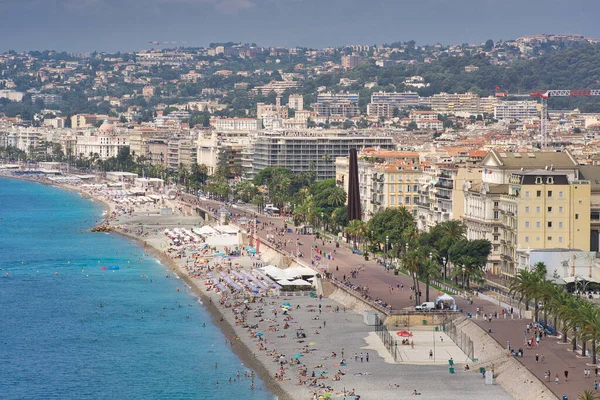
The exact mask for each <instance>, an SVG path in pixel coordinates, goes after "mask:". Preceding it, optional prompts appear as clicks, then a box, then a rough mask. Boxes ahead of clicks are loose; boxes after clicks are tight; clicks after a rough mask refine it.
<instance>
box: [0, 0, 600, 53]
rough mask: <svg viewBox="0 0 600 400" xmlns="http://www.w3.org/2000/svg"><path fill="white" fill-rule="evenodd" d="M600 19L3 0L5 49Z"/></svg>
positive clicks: (315, 41)
mask: <svg viewBox="0 0 600 400" xmlns="http://www.w3.org/2000/svg"><path fill="white" fill-rule="evenodd" d="M598 15H600V1H598V0H0V51H1V52H4V51H7V50H9V49H12V50H17V51H27V50H49V49H52V50H58V51H68V52H91V51H108V52H113V51H136V50H141V49H147V48H151V47H156V46H153V45H151V44H149V43H148V42H149V41H161V42H165V41H173V42H178V43H182V44H183V45H185V46H197V47H199V46H208V44H209V43H211V42H227V41H232V42H241V43H257V44H258V45H259V46H289V47H293V46H301V47H312V48H323V47H328V46H341V45H347V44H369V45H372V44H384V43H392V42H396V41H402V42H405V41H408V40H415V41H416V42H417V43H418V44H435V43H442V44H458V43H481V42H484V41H485V40H487V39H492V40H494V41H497V40H500V39H503V40H508V39H515V38H517V37H519V36H524V35H532V34H539V33H554V34H569V33H578V34H582V35H585V36H588V37H594V38H600V24H598V23H597V16H598ZM169 47H172V46H169Z"/></svg>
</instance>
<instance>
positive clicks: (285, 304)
mask: <svg viewBox="0 0 600 400" xmlns="http://www.w3.org/2000/svg"><path fill="white" fill-rule="evenodd" d="M283 305H284V306H286V307H291V306H292V305H291V304H290V302H289V301H284V302H283Z"/></svg>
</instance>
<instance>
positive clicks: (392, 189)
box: [390, 183, 396, 193]
mask: <svg viewBox="0 0 600 400" xmlns="http://www.w3.org/2000/svg"><path fill="white" fill-rule="evenodd" d="M395 191H396V185H394V184H393V183H392V184H391V185H390V192H392V193H394V192H395Z"/></svg>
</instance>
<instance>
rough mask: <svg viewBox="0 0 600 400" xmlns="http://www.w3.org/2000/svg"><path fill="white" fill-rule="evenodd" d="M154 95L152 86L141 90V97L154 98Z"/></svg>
mask: <svg viewBox="0 0 600 400" xmlns="http://www.w3.org/2000/svg"><path fill="white" fill-rule="evenodd" d="M154 93H155V89H154V86H144V88H143V89H142V96H144V97H148V98H149V97H154Z"/></svg>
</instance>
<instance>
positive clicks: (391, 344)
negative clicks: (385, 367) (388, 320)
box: [375, 324, 404, 362]
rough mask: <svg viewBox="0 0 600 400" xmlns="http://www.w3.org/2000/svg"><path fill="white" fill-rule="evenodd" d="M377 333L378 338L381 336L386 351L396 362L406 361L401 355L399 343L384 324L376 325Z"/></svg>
mask: <svg viewBox="0 0 600 400" xmlns="http://www.w3.org/2000/svg"><path fill="white" fill-rule="evenodd" d="M375 332H376V333H377V336H379V339H381V342H382V343H383V345H384V346H385V348H386V350H387V351H388V352H389V353H390V355H391V356H392V358H393V359H394V362H402V361H404V360H403V359H402V354H401V352H400V350H398V341H397V340H396V338H394V336H392V334H391V333H390V332H389V331H388V330H387V328H386V327H385V325H383V324H381V325H380V324H377V325H375Z"/></svg>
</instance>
